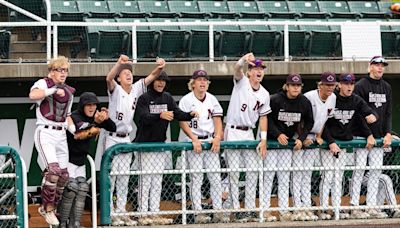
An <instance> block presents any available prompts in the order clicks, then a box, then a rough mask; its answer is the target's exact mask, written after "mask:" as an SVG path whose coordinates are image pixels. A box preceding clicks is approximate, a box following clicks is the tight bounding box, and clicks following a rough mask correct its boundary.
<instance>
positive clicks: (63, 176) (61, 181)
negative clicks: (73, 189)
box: [55, 168, 69, 204]
mask: <svg viewBox="0 0 400 228" xmlns="http://www.w3.org/2000/svg"><path fill="white" fill-rule="evenodd" d="M68 181H69V173H68V170H67V168H65V169H61V173H60V177H59V178H58V181H57V191H56V199H55V200H56V201H55V203H56V204H58V201H59V200H60V198H61V195H62V194H63V191H64V188H65V186H66V185H67V184H68Z"/></svg>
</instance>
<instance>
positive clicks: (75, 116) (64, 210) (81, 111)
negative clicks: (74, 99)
mask: <svg viewBox="0 0 400 228" xmlns="http://www.w3.org/2000/svg"><path fill="white" fill-rule="evenodd" d="M98 103H99V100H98V99H97V97H96V94H94V93H92V92H84V93H82V95H81V96H80V98H79V104H78V108H77V110H75V111H73V112H72V114H71V115H70V116H69V117H68V132H67V141H68V150H69V163H68V172H69V177H70V178H69V182H68V184H67V186H66V188H65V190H64V193H63V196H62V200H61V203H60V204H59V205H58V209H57V212H58V214H59V221H60V227H61V228H62V227H67V226H68V225H69V227H80V218H81V216H82V212H83V209H84V206H85V198H86V193H87V192H88V191H89V184H88V183H87V182H86V168H85V160H86V156H87V155H88V153H89V148H90V142H91V139H92V138H94V137H96V136H98V135H99V134H100V128H104V129H106V130H107V131H109V132H115V130H116V126H115V123H114V122H113V121H112V120H111V119H110V118H108V110H107V108H101V110H100V111H99V110H98Z"/></svg>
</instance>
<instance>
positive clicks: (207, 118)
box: [179, 92, 223, 136]
mask: <svg viewBox="0 0 400 228" xmlns="http://www.w3.org/2000/svg"><path fill="white" fill-rule="evenodd" d="M179 108H180V109H181V110H182V111H184V112H191V111H197V112H198V113H199V117H198V118H193V119H192V120H191V121H190V123H189V126H190V128H191V130H192V132H193V133H194V134H195V135H197V136H211V135H212V134H213V133H214V121H213V117H214V116H222V114H223V110H222V107H221V105H220V104H219V102H218V100H217V98H216V97H215V96H214V95H212V94H211V93H208V92H207V93H206V97H205V99H204V100H203V101H200V100H199V99H197V97H196V96H195V95H194V93H193V92H190V93H188V94H186V95H185V96H184V97H182V99H181V100H180V101H179Z"/></svg>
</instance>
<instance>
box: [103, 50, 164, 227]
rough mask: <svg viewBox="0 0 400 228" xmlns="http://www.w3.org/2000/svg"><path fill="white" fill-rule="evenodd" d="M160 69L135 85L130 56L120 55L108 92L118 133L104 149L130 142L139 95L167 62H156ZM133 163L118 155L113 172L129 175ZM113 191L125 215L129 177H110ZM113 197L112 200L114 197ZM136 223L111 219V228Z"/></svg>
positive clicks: (109, 135)
mask: <svg viewBox="0 0 400 228" xmlns="http://www.w3.org/2000/svg"><path fill="white" fill-rule="evenodd" d="M156 64H157V66H156V67H155V69H154V70H153V71H152V72H151V73H150V74H149V75H148V76H147V77H146V78H144V79H140V80H139V81H137V82H135V83H134V84H132V83H133V71H132V62H131V61H129V58H128V56H126V55H121V56H120V57H119V59H118V61H117V63H116V64H115V65H114V66H113V68H112V69H111V70H110V72H109V73H108V74H107V78H106V81H107V91H108V97H109V105H108V113H109V117H110V119H111V120H112V121H114V122H115V124H116V126H117V130H116V132H107V133H106V138H105V148H106V149H107V148H110V147H111V146H113V145H115V144H118V143H129V142H130V138H129V134H132V133H134V132H132V124H133V116H134V113H135V110H136V102H137V99H138V98H139V96H141V95H142V94H143V93H145V92H146V91H147V88H146V87H147V85H149V84H150V83H151V82H153V81H154V79H156V78H157V77H158V76H159V74H160V73H161V71H162V69H163V68H164V66H165V61H164V59H161V58H160V59H157V62H156ZM131 161H132V153H123V154H120V155H118V156H116V157H115V158H114V159H113V161H112V164H111V171H112V172H128V171H129V169H130V164H131ZM110 178H111V189H110V192H111V194H113V192H114V188H115V185H117V186H118V187H116V197H117V203H116V204H117V205H116V206H117V208H116V210H115V212H116V213H124V212H126V208H125V206H126V201H127V195H128V190H129V188H128V182H129V176H128V175H119V176H111V177H110ZM111 198H112V197H111ZM110 207H111V210H112V212H114V205H113V202H112V201H111V205H110ZM135 224H136V222H135V221H133V220H131V219H130V218H129V217H127V216H114V217H112V225H114V226H118V225H127V226H132V225H135Z"/></svg>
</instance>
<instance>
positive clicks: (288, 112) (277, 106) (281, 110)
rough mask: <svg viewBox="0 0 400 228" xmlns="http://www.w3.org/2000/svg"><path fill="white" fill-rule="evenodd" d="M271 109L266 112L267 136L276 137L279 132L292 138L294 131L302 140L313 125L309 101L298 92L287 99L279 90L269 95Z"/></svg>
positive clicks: (283, 92)
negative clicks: (297, 94) (268, 112)
mask: <svg viewBox="0 0 400 228" xmlns="http://www.w3.org/2000/svg"><path fill="white" fill-rule="evenodd" d="M270 105H271V110H272V112H271V113H270V114H268V137H269V138H271V139H277V138H278V136H279V135H280V134H285V135H286V136H287V137H289V139H290V138H292V137H293V136H294V135H295V134H296V133H297V134H298V135H299V139H300V140H301V141H304V140H305V139H306V138H307V135H308V133H309V132H310V130H311V129H312V127H313V125H314V117H313V112H312V107H311V103H310V101H309V100H308V99H307V98H306V97H305V96H304V95H303V94H300V95H299V96H297V97H296V98H295V99H289V98H288V97H287V95H286V92H285V91H283V90H281V91H279V92H278V93H276V94H274V95H272V96H271V103H270Z"/></svg>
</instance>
